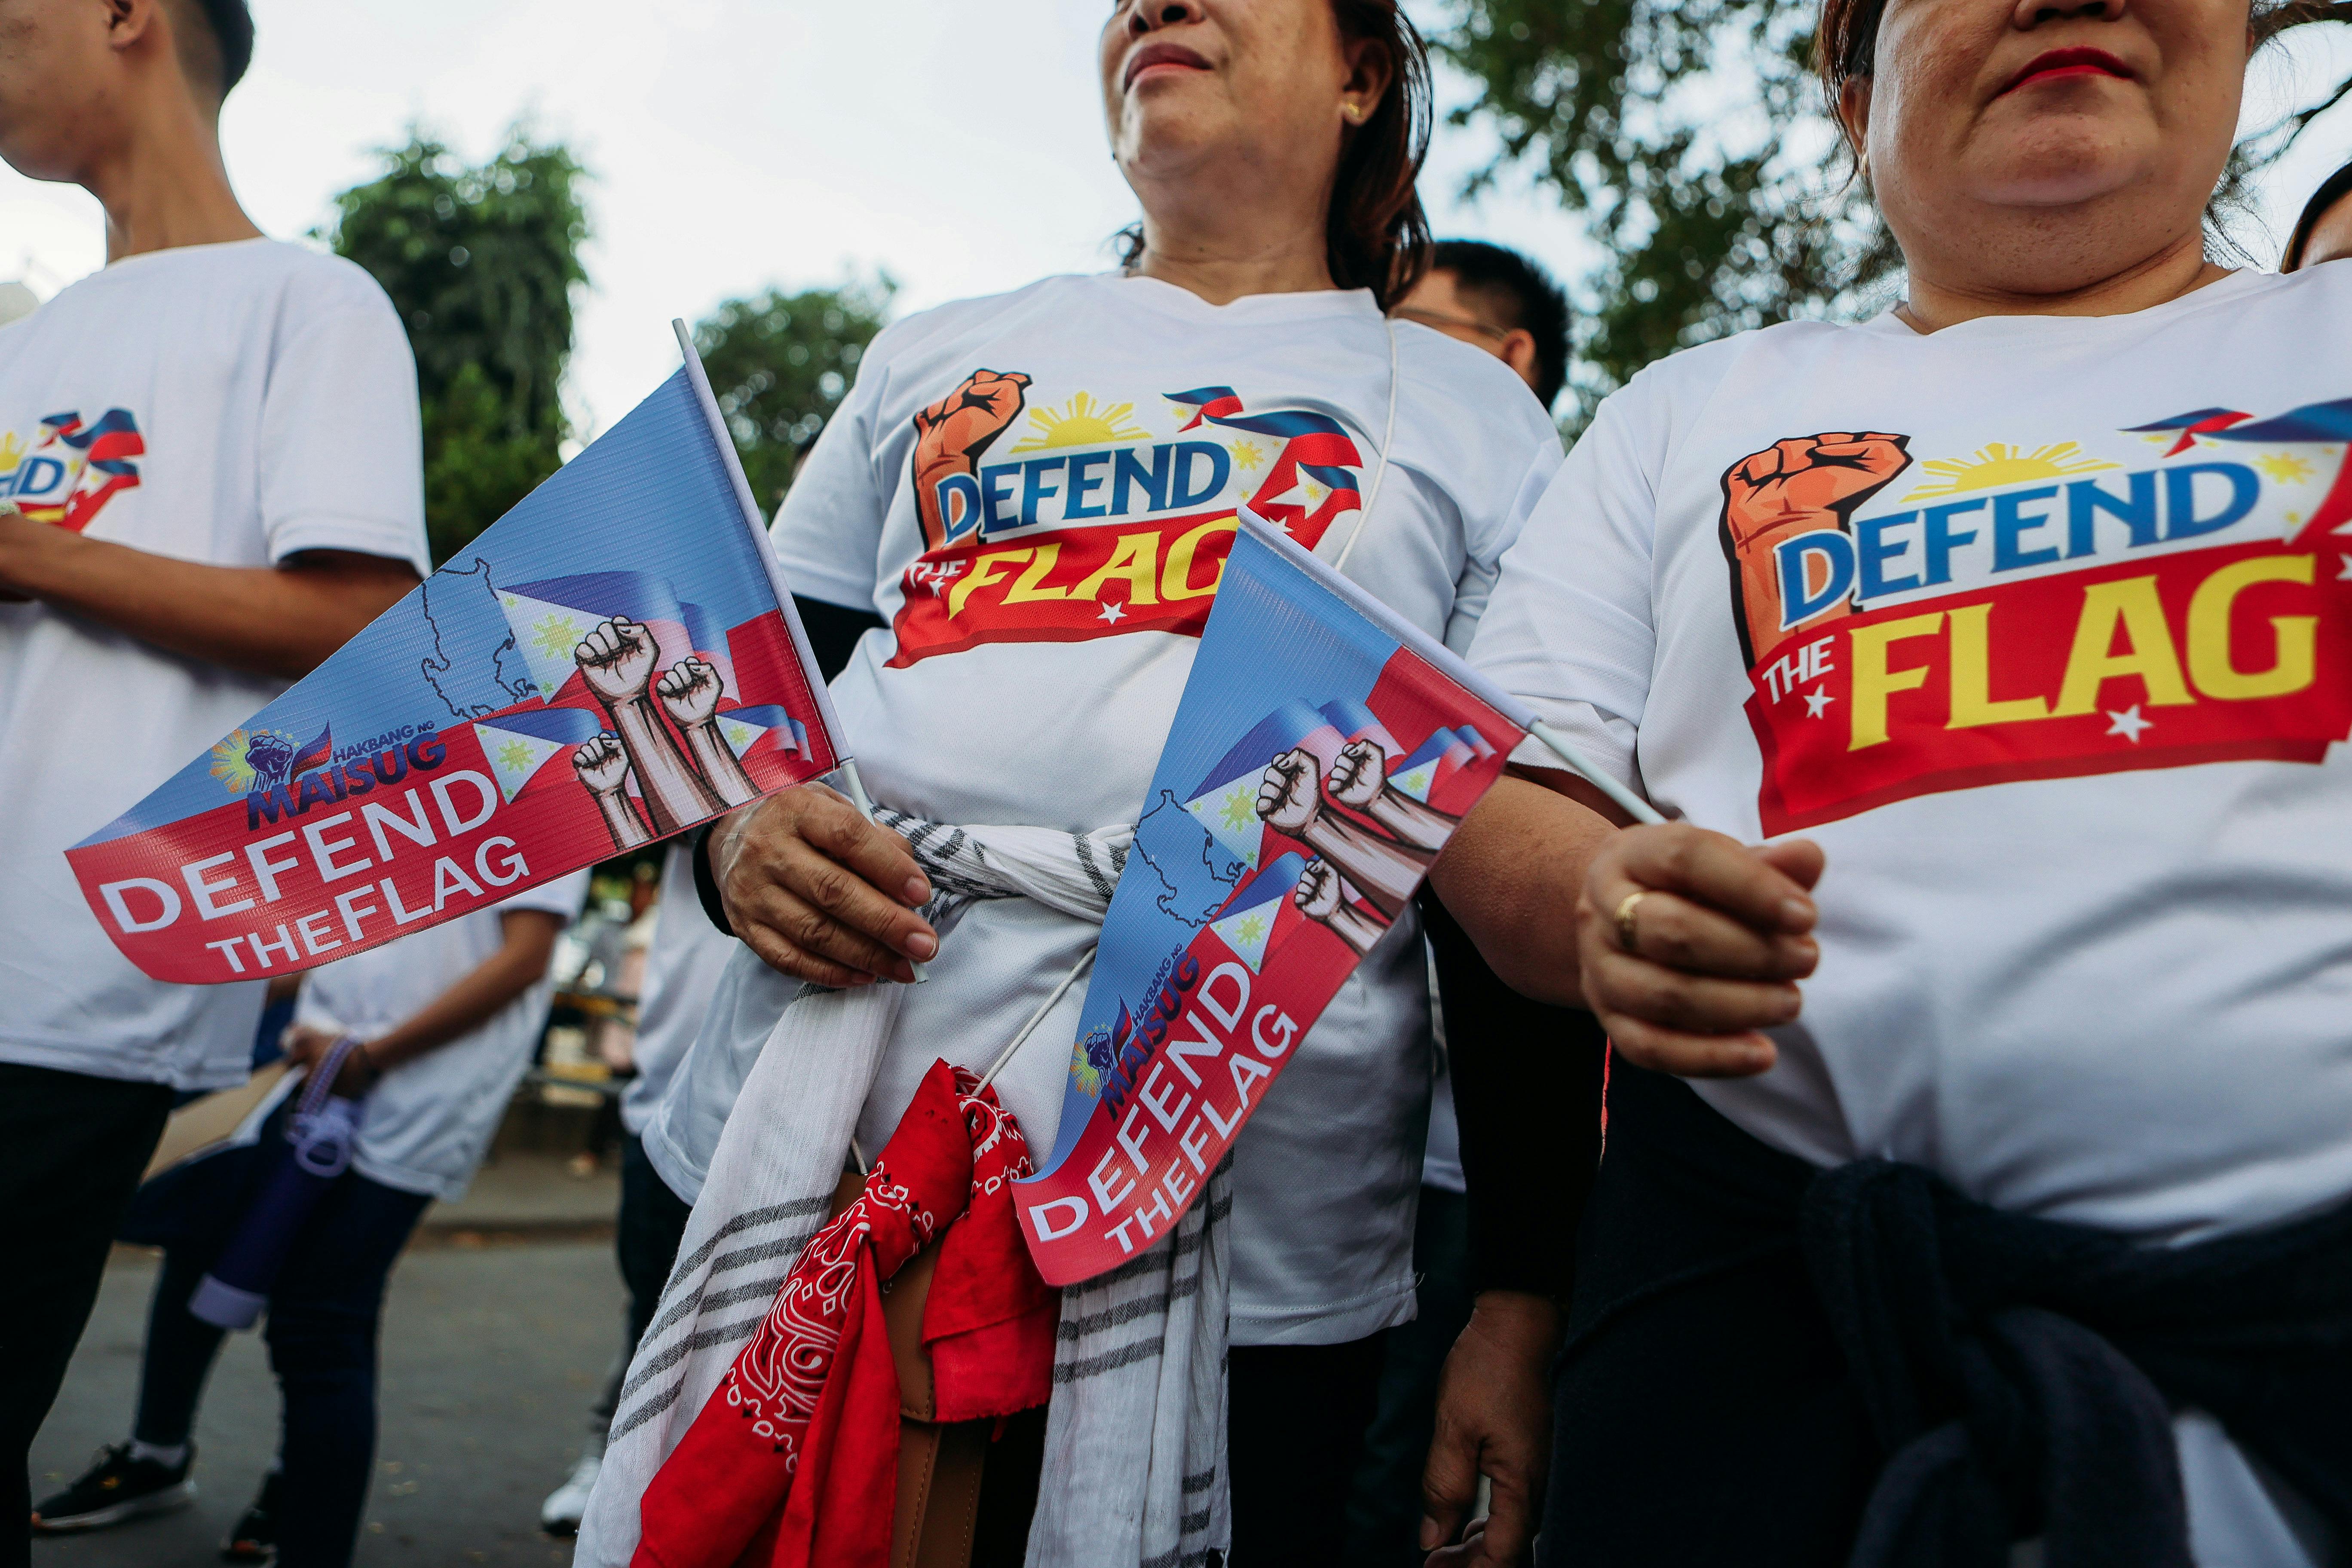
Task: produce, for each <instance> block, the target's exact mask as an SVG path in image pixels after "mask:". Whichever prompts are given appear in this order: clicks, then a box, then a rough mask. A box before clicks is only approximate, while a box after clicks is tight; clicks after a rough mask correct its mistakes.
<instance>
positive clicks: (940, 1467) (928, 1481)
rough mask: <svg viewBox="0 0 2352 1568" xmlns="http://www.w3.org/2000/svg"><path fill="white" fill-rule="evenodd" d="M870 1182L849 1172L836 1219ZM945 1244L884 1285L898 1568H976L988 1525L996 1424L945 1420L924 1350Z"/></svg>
mask: <svg viewBox="0 0 2352 1568" xmlns="http://www.w3.org/2000/svg"><path fill="white" fill-rule="evenodd" d="M865 1187H866V1178H865V1177H863V1176H861V1175H859V1174H858V1173H856V1172H855V1171H845V1172H844V1173H842V1177H841V1183H840V1184H839V1185H838V1186H836V1187H835V1189H834V1194H833V1211H832V1212H833V1213H834V1214H835V1215H838V1214H840V1213H841V1211H842V1210H844V1209H845V1208H847V1207H848V1206H849V1205H851V1204H852V1203H854V1202H856V1199H857V1194H859V1193H860V1192H863V1191H864V1190H865ZM939 1262H940V1249H939V1244H938V1243H937V1242H934V1243H932V1245H930V1246H929V1247H925V1248H923V1250H922V1251H920V1252H919V1253H917V1254H916V1255H915V1256H914V1257H913V1258H911V1259H909V1260H908V1263H907V1266H906V1267H905V1268H901V1269H899V1270H898V1278H896V1279H890V1280H887V1281H885V1282H884V1284H883V1286H882V1326H883V1329H884V1330H885V1331H887V1333H888V1335H889V1336H890V1359H891V1361H892V1363H894V1364H895V1365H896V1366H897V1368H898V1500H897V1503H896V1505H895V1507H894V1508H893V1510H892V1512H891V1519H890V1568H970V1565H971V1546H972V1532H973V1531H974V1529H975V1528H976V1527H977V1526H978V1524H979V1521H980V1482H981V1473H982V1469H983V1468H984V1467H985V1465H986V1461H987V1458H988V1438H989V1431H990V1428H991V1427H992V1426H994V1425H995V1424H994V1423H993V1422H990V1421H955V1422H942V1421H940V1420H938V1419H937V1418H936V1415H937V1412H938V1409H939V1401H938V1393H937V1389H936V1387H935V1386H934V1384H932V1382H931V1357H930V1352H928V1351H926V1350H925V1349H924V1348H923V1305H924V1303H925V1302H927V1301H928V1300H930V1294H931V1275H932V1274H933V1272H934V1271H935V1270H937V1268H939Z"/></svg>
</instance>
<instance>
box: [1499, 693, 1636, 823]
mask: <svg viewBox="0 0 2352 1568" xmlns="http://www.w3.org/2000/svg"><path fill="white" fill-rule="evenodd" d="M1528 734H1530V735H1533V736H1534V737H1535V738H1536V739H1537V740H1538V741H1541V742H1543V743H1544V745H1545V747H1546V748H1547V749H1548V750H1549V751H1550V752H1551V754H1552V755H1553V756H1555V757H1558V758H1559V760H1560V761H1561V762H1563V763H1567V764H1568V771H1569V772H1570V773H1574V774H1575V775H1576V776H1577V777H1579V778H1580V779H1582V780H1583V781H1584V782H1585V783H1586V784H1591V786H1592V787H1593V788H1594V789H1597V790H1599V791H1600V792H1601V794H1602V795H1607V796H1608V797H1609V798H1610V799H1611V800H1613V801H1615V802H1616V803H1617V805H1618V808H1619V809H1620V810H1622V811H1623V812H1624V813H1625V814H1626V815H1627V816H1631V817H1632V818H1633V820H1634V821H1636V822H1643V823H1653V824H1654V823H1660V822H1664V821H1665V818H1664V817H1663V816H1659V815H1658V808H1657V807H1655V806H1654V805H1651V804H1650V803H1649V802H1648V801H1646V800H1643V798H1642V797H1641V796H1640V795H1635V794H1634V793H1633V791H1632V790H1630V789H1627V788H1626V787H1625V786H1624V785H1623V784H1619V783H1618V782H1617V781H1616V780H1615V779H1613V778H1611V777H1610V776H1609V773H1608V772H1607V770H1605V769H1603V768H1601V767H1600V766H1598V765H1597V764H1595V763H1594V762H1593V761H1592V759H1591V758H1590V757H1588V756H1586V755H1585V754H1584V752H1582V751H1580V750H1579V749H1578V747H1577V744H1576V742H1573V741H1571V740H1570V739H1569V738H1568V737H1567V736H1565V735H1563V734H1561V733H1560V732H1559V731H1557V730H1555V729H1553V728H1552V727H1551V726H1550V725H1549V724H1547V723H1545V722H1544V721H1542V720H1540V719H1536V720H1532V721H1529V723H1528Z"/></svg>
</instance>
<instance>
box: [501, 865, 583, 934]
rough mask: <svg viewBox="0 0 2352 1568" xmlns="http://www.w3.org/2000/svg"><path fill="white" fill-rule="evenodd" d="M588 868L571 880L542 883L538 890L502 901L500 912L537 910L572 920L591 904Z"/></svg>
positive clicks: (572, 875) (523, 891)
mask: <svg viewBox="0 0 2352 1568" xmlns="http://www.w3.org/2000/svg"><path fill="white" fill-rule="evenodd" d="M588 874H589V873H588V868H585V867H583V868H581V869H579V870H577V871H574V872H572V874H571V875H569V876H564V877H557V878H554V879H551V880H549V881H545V882H541V884H540V885H539V886H537V887H536V888H525V889H523V890H522V891H521V892H520V893H517V894H516V895H515V896H514V897H513V898H511V899H505V900H500V901H499V905H498V912H499V913H500V914H502V915H504V914H514V913H518V912H520V911H521V910H540V911H541V912H543V913H546V914H551V915H562V917H563V918H564V919H565V920H567V921H568V920H571V919H572V917H574V916H575V915H577V914H579V912H580V908H581V906H582V905H583V904H585V903H586V902H587V901H588Z"/></svg>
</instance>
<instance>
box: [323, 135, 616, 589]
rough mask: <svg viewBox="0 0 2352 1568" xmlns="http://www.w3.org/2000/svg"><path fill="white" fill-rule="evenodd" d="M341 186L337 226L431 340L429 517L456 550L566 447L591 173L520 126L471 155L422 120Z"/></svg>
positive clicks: (423, 338)
mask: <svg viewBox="0 0 2352 1568" xmlns="http://www.w3.org/2000/svg"><path fill="white" fill-rule="evenodd" d="M383 158H384V171H383V174H381V175H379V176H378V177H377V178H375V179H374V180H372V181H370V182H369V183H367V184H363V185H357V186H354V187H353V188H352V189H350V190H348V191H345V192H343V193H342V194H341V195H339V196H337V197H336V198H335V216H334V218H333V221H332V222H331V225H330V226H328V228H327V229H326V231H325V233H324V237H326V238H327V239H328V240H329V241H330V242H331V244H332V245H333V247H334V248H335V250H336V252H337V253H338V254H339V255H342V256H347V257H349V258H352V260H354V261H356V262H358V263H359V264H360V265H361V266H362V267H364V268H367V269H368V271H369V272H370V273H372V274H373V276H374V278H375V279H376V281H377V282H379V283H381V284H383V289H384V291H385V292H386V293H387V294H389V295H391V296H392V301H393V304H394V307H395V308H396V309H397V310H399V312H400V319H401V321H402V322H403V323H404V325H405V326H406V327H407V329H408V341H409V344H410V346H411V347H412V348H413V349H415V353H416V379H417V392H418V395H419V399H420V402H421V404H422V406H423V410H424V416H425V524H426V531H427V533H428V535H429V537H430V539H431V542H432V546H433V555H434V559H435V560H436V561H440V560H446V559H447V558H448V556H449V555H450V553H451V552H454V551H456V550H457V549H458V548H460V547H461V546H463V545H464V544H465V543H466V542H467V541H468V540H470V539H472V538H473V537H474V535H476V534H478V533H479V532H480V531H482V530H483V529H485V528H488V526H489V525H490V524H491V523H493V522H495V521H498V520H499V517H500V516H501V515H502V514H504V513H505V511H506V510H508V509H509V507H511V506H513V505H514V504H515V502H517V501H519V500H521V499H522V498H523V497H524V496H525V495H527V494H529V493H530V489H532V487H533V486H535V485H537V484H538V483H539V482H540V481H541V479H545V478H547V476H548V475H550V474H551V473H553V472H554V471H555V470H556V468H558V466H560V465H561V463H562V443H563V440H564V437H566V436H567V435H568V434H569V432H570V426H569V425H568V424H567V422H566V420H565V418H564V416H563V405H562V396H561V393H562V380H563V369H564V364H565V362H566V361H567V360H568V359H569V358H570V357H571V354H572V289H574V288H575V287H576V286H577V285H580V284H582V283H584V282H585V281H586V280H587V273H586V272H585V271H584V270H583V268H582V267H581V264H580V247H581V246H582V244H583V242H584V241H585V240H586V239H587V237H588V221H587V215H586V213H585V212H584V211H583V207H582V205H581V200H580V193H579V186H580V184H582V183H583V179H584V177H585V176H584V173H583V170H582V168H581V165H580V164H579V163H578V162H577V161H576V160H575V159H574V158H573V157H572V153H571V152H570V151H569V149H567V148H566V147H565V146H563V145H562V143H561V142H549V143H540V142H534V141H533V140H532V138H531V136H530V132H528V130H527V129H526V128H524V127H522V126H517V127H516V128H515V129H514V130H513V131H512V132H509V135H508V138H507V142H506V145H505V146H503V147H501V148H500V149H499V151H498V153H496V154H495V155H493V156H492V157H491V158H490V159H488V161H487V162H485V163H480V164H478V165H473V164H467V163H463V162H462V161H460V160H457V159H455V158H453V157H452V156H451V155H450V153H449V149H448V148H447V147H446V146H445V145H443V144H442V143H441V142H437V141H436V140H434V139H433V138H431V137H430V136H427V135H426V134H425V133H424V132H421V131H415V130H412V131H411V132H410V134H409V140H408V142H407V144H406V145H405V146H403V147H397V148H389V149H386V150H385V151H384V153H383Z"/></svg>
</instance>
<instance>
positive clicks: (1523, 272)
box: [1429, 239, 1568, 408]
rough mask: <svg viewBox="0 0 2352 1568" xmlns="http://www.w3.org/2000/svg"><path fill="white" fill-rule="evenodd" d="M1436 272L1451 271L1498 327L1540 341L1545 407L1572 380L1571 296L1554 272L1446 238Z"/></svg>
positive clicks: (1432, 264) (1478, 243) (1434, 261)
mask: <svg viewBox="0 0 2352 1568" xmlns="http://www.w3.org/2000/svg"><path fill="white" fill-rule="evenodd" d="M1429 269H1430V270H1431V271H1432V272H1450V273H1452V274H1453V275H1454V288H1455V289H1458V290H1460V291H1461V292H1462V293H1465V294H1469V295H1475V297H1476V298H1477V300H1479V302H1480V303H1481V304H1483V305H1485V306H1486V308H1487V309H1488V310H1490V311H1491V312H1492V314H1493V316H1494V317H1495V318H1496V320H1495V322H1494V324H1495V325H1496V326H1499V327H1508V328H1511V329H1514V330H1517V331H1525V332H1527V333H1528V336H1530V337H1532V338H1534V339H1535V341H1536V377H1535V392H1536V396H1537V397H1538V399H1540V400H1541V401H1542V403H1543V405H1544V406H1545V407H1546V408H1549V407H1550V406H1551V405H1552V401H1553V400H1554V399H1555V398H1557V397H1559V389H1560V388H1561V387H1562V386H1563V385H1565V384H1567V382H1568V296H1567V294H1565V293H1564V292H1562V291H1561V289H1560V286H1559V284H1558V283H1556V282H1554V281H1553V280H1552V276H1551V274H1550V273H1549V272H1546V271H1545V270H1544V269H1543V268H1540V267H1538V266H1537V265H1536V264H1535V263H1534V262H1532V261H1530V260H1528V258H1526V257H1525V256H1522V255H1520V254H1519V253H1518V252H1517V251H1516V250H1507V249H1505V248H1504V247H1502V246H1499V245H1488V244H1487V243H1486V242H1485V241H1484V240H1477V239H1441V240H1439V241H1438V242H1437V247H1436V249H1435V250H1434V251H1433V253H1432V254H1431V256H1430V261H1429Z"/></svg>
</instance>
